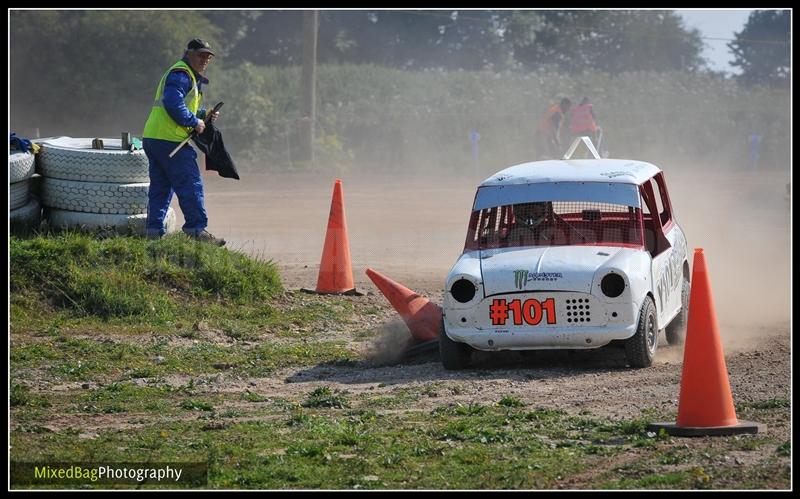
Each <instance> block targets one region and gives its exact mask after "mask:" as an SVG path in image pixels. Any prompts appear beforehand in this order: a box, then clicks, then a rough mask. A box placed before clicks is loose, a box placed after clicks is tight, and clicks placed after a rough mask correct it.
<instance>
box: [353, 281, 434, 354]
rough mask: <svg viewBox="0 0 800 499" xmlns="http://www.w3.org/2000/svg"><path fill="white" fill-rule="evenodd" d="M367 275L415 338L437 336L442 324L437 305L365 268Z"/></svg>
mask: <svg viewBox="0 0 800 499" xmlns="http://www.w3.org/2000/svg"><path fill="white" fill-rule="evenodd" d="M367 276H368V277H369V278H370V279H372V282H374V283H375V285H376V286H377V287H378V289H380V290H381V293H383V296H385V297H386V299H387V300H389V303H391V304H392V306H393V307H394V309H395V310H397V313H399V314H400V317H402V318H403V321H405V323H406V325H407V326H408V329H409V330H410V331H411V336H412V337H413V338H414V339H415V340H417V341H418V342H423V341H433V340H436V339H438V338H439V332H440V330H441V324H442V308H441V307H440V306H439V305H437V304H435V303H433V302H432V301H430V300H429V299H427V298H425V297H424V296H420V295H418V294H417V293H415V292H413V291H411V290H410V289H408V288H407V287H405V286H403V285H402V284H398V283H396V282H394V281H393V280H391V279H389V278H388V277H386V276H384V275H382V274H380V273H378V272H375V271H374V270H372V269H367Z"/></svg>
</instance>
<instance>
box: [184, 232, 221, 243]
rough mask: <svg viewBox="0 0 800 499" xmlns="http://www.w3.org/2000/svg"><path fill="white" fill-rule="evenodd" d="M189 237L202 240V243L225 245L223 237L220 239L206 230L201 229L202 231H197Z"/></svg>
mask: <svg viewBox="0 0 800 499" xmlns="http://www.w3.org/2000/svg"><path fill="white" fill-rule="evenodd" d="M191 237H192V239H195V240H197V241H202V242H204V243H211V244H216V245H217V246H225V240H224V239H221V238H218V237H214V236H213V235H212V234H211V233H210V232H209V231H207V230H203V231H202V232H198V233H197V234H194V235H193V236H191Z"/></svg>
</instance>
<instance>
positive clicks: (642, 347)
mask: <svg viewBox="0 0 800 499" xmlns="http://www.w3.org/2000/svg"><path fill="white" fill-rule="evenodd" d="M657 348H658V323H657V321H656V306H655V304H654V303H653V299H652V298H650V297H649V296H646V297H645V299H644V303H642V308H641V310H640V311H639V323H638V325H637V327H636V334H634V335H633V336H631V337H630V338H628V339H627V340H625V357H626V358H627V360H628V364H630V365H631V367H648V366H650V365H651V364H652V363H653V359H654V358H655V356H656V349H657Z"/></svg>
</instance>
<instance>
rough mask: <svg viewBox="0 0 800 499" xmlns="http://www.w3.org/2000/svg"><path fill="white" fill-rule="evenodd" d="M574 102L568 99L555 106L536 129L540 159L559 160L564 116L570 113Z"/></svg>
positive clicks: (550, 108) (537, 152)
mask: <svg viewBox="0 0 800 499" xmlns="http://www.w3.org/2000/svg"><path fill="white" fill-rule="evenodd" d="M571 106H572V101H571V100H569V99H568V98H567V97H564V98H563V99H561V102H559V103H558V104H553V105H552V106H550V107H549V108H547V111H546V112H545V113H544V116H542V119H541V120H540V121H539V126H538V127H536V149H537V151H536V154H537V155H538V159H559V158H560V157H561V155H562V153H563V151H561V128H562V127H563V125H564V121H565V120H564V114H565V113H566V112H567V111H569V108H570V107H571Z"/></svg>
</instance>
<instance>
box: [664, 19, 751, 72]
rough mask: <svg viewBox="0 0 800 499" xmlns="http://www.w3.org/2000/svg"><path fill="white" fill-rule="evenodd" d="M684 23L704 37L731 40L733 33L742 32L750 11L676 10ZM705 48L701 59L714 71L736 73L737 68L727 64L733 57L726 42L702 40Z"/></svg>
mask: <svg viewBox="0 0 800 499" xmlns="http://www.w3.org/2000/svg"><path fill="white" fill-rule="evenodd" d="M675 12H677V13H678V14H679V15H680V16H681V17H683V19H684V20H685V22H686V26H687V27H688V28H696V29H698V30H700V33H701V35H702V36H704V37H708V38H726V39H732V38H733V37H734V33H738V32H739V31H741V30H742V28H743V27H744V25H745V24H746V23H747V17H748V16H749V15H750V13H751V12H753V10H752V9H730V10H721V9H720V10H708V9H704V10H676V11H675ZM703 43H705V44H706V48H705V50H704V51H703V54H702V55H703V57H705V58H706V59H707V60H708V65H709V66H710V67H711V69H713V70H715V71H726V72H729V73H738V72H739V68H736V67H732V66H730V65H729V64H728V63H729V62H730V61H732V60H733V55H732V54H731V52H730V50H729V49H728V47H727V45H726V44H727V43H728V40H708V39H705V40H703Z"/></svg>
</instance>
